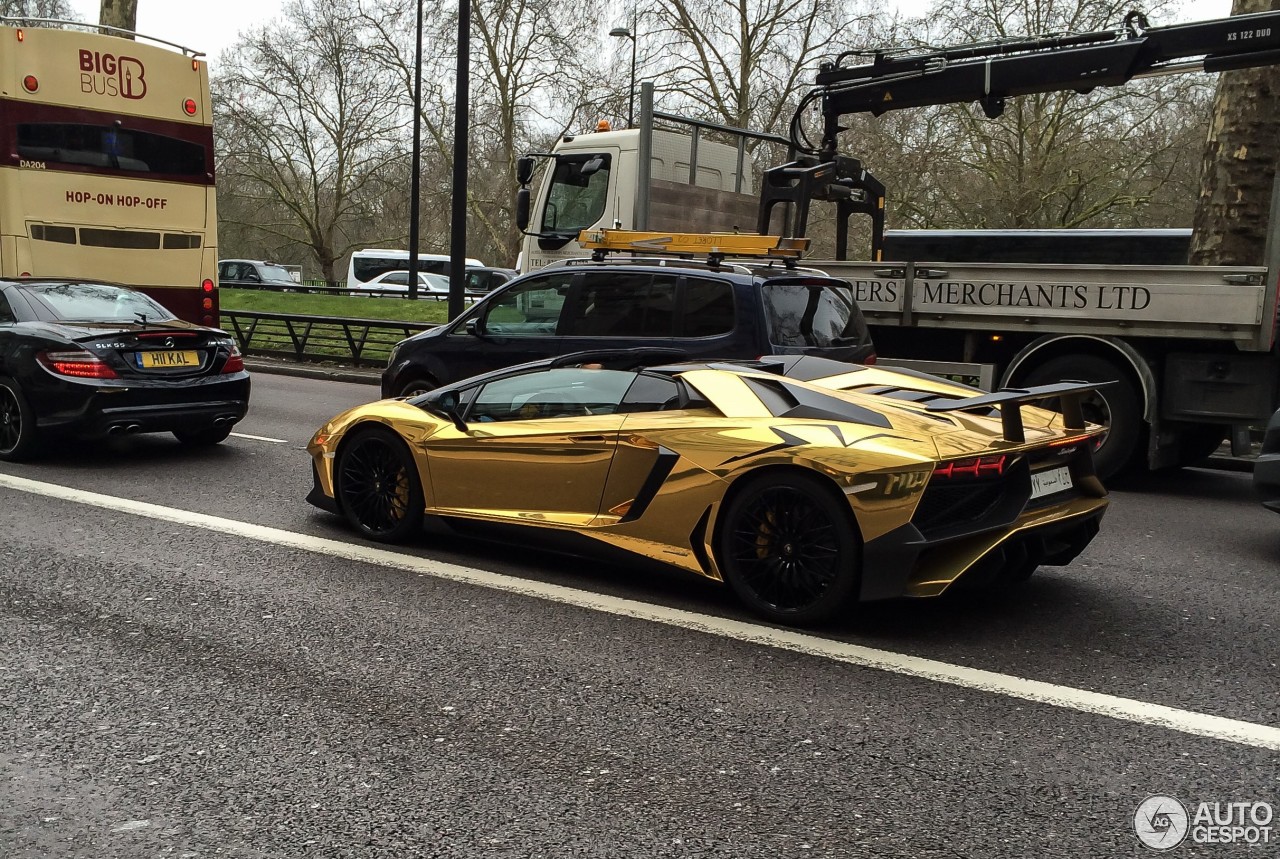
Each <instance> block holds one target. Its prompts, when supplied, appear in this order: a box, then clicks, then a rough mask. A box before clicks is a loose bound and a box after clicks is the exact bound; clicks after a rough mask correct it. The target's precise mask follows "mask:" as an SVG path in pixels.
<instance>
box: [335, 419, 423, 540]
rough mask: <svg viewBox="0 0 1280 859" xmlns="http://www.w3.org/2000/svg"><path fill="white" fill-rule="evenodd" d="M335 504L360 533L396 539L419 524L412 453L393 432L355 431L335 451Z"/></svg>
mask: <svg viewBox="0 0 1280 859" xmlns="http://www.w3.org/2000/svg"><path fill="white" fill-rule="evenodd" d="M335 476H336V479H337V488H336V494H337V496H338V506H339V507H340V508H341V509H342V513H343V515H344V516H346V517H347V521H348V522H350V523H351V524H352V525H353V526H355V528H356V530H358V531H359V532H360V533H361V534H363V535H364V536H365V537H368V538H369V539H371V540H377V541H379V542H382V543H399V542H403V541H404V540H406V539H408V538H409V537H411V536H413V535H414V534H416V533H417V532H418V531H419V529H420V528H421V527H422V513H423V499H422V484H421V483H420V482H419V480H418V469H417V466H416V465H415V464H414V461H413V455H412V454H410V453H409V449H408V448H407V447H405V444H404V442H403V441H402V440H401V439H400V437H399V436H397V435H396V434H395V433H392V432H390V431H388V430H384V429H367V430H362V431H359V432H358V433H357V434H356V435H355V436H353V437H352V438H350V439H349V440H348V441H346V442H344V443H343V445H342V449H341V450H340V451H339V453H338V462H337V469H336V473H335Z"/></svg>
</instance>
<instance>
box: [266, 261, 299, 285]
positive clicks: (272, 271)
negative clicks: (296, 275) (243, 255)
mask: <svg viewBox="0 0 1280 859" xmlns="http://www.w3.org/2000/svg"><path fill="white" fill-rule="evenodd" d="M258 271H260V272H262V279H263V280H274V281H279V282H281V283H293V277H292V276H290V274H289V272H288V271H287V270H286V269H284V268H281V267H280V266H278V265H260V266H258Z"/></svg>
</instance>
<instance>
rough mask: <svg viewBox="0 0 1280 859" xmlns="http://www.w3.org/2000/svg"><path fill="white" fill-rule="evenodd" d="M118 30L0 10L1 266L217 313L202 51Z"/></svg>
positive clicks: (213, 318) (185, 311)
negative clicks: (103, 284)
mask: <svg viewBox="0 0 1280 859" xmlns="http://www.w3.org/2000/svg"><path fill="white" fill-rule="evenodd" d="M123 32H124V31H120V30H115V29H114V28H110V27H100V26H96V25H88V24H79V23H75V22H68V21H53V20H43V19H23V18H0V277H18V276H27V275H30V276H34V277H46V276H47V277H80V278H91V279H96V280H103V281H109V282H114V283H121V284H126V285H129V286H133V287H136V288H138V289H140V290H142V291H143V292H146V293H147V294H149V295H151V296H152V297H154V298H155V299H157V300H158V301H160V302H161V303H162V304H164V305H165V306H166V307H168V308H169V309H170V310H171V311H172V312H173V313H174V314H176V315H177V316H179V317H181V318H183V319H187V320H190V321H192V322H196V323H200V324H204V325H216V324H217V323H218V296H217V277H216V271H217V259H218V250H217V210H216V207H215V202H214V167H213V127H212V107H211V105H210V102H209V69H208V65H207V64H206V63H205V62H204V60H203V59H202V57H203V55H202V54H200V53H198V52H195V51H192V50H190V49H188V48H183V47H181V46H179V45H174V44H171V43H168V42H163V41H161V40H158V39H149V38H147V37H144V36H138V37H137V38H136V39H129V38H124V37H123V35H117V34H123ZM129 35H133V34H129Z"/></svg>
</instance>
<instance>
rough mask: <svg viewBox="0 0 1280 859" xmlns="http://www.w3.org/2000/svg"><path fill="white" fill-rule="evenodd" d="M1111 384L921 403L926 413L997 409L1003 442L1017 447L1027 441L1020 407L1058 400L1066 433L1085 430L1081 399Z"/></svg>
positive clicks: (1052, 387) (1061, 384) (1005, 391)
mask: <svg viewBox="0 0 1280 859" xmlns="http://www.w3.org/2000/svg"><path fill="white" fill-rule="evenodd" d="M1110 384H1112V383H1111V382H1055V383H1053V384H1052V385H1037V386H1036V387H1034V388H1002V389H1001V390H999V391H996V392H995V393H991V394H983V395H982V396H979V397H969V398H968V399H963V400H955V399H951V398H946V397H940V398H937V399H933V400H929V401H927V402H925V403H924V404H923V405H924V408H925V411H929V412H965V411H968V410H970V409H984V408H992V407H995V406H999V407H1000V424H1001V427H1002V429H1003V431H1004V440H1005V441H1011V442H1015V443H1017V444H1021V443H1022V442H1025V441H1026V440H1027V434H1026V431H1025V430H1024V429H1023V427H1022V407H1023V406H1024V405H1026V404H1027V403H1035V402H1040V401H1043V400H1053V399H1056V400H1057V401H1058V411H1060V412H1062V423H1063V425H1064V426H1065V427H1066V428H1067V429H1069V430H1082V429H1084V428H1085V422H1084V410H1083V409H1082V408H1081V407H1080V404H1081V402H1082V401H1083V400H1084V398H1085V396H1086V395H1088V394H1091V393H1093V392H1094V391H1096V390H1098V388H1101V387H1103V386H1105V385H1110Z"/></svg>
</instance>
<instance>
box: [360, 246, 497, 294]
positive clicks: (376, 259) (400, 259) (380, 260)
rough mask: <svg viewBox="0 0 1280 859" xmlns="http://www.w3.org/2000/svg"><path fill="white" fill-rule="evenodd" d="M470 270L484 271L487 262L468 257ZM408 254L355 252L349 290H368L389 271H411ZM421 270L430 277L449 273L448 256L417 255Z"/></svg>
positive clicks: (382, 250) (383, 250)
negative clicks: (368, 285) (372, 282)
mask: <svg viewBox="0 0 1280 859" xmlns="http://www.w3.org/2000/svg"><path fill="white" fill-rule="evenodd" d="M466 265H467V268H483V267H484V263H482V262H481V261H480V260H478V259H472V258H471V257H467V263H466ZM408 269H409V252H408V251H405V250H399V249H389V248H365V249H364V250H359V251H353V252H352V253H351V262H350V263H348V264H347V289H365V288H366V285H367V284H368V283H369V281H371V280H373V279H374V278H375V277H377V276H378V275H380V274H386V273H387V272H389V271H408ZM418 270H419V271H425V272H428V273H429V274H448V273H449V256H448V254H422V253H420V254H418Z"/></svg>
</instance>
